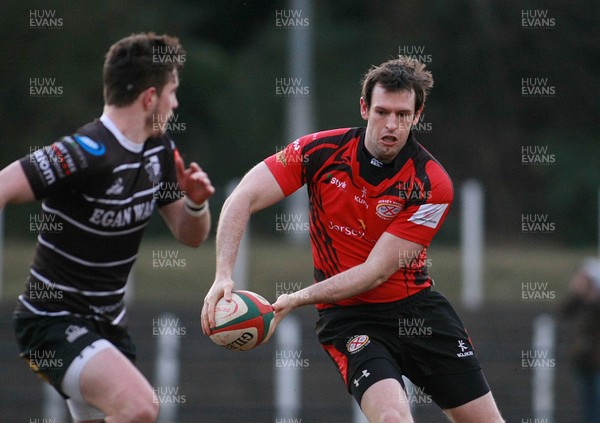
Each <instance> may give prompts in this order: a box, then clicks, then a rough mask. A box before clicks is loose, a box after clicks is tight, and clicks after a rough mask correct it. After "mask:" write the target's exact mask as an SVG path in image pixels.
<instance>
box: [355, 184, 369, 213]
mask: <svg viewBox="0 0 600 423" xmlns="http://www.w3.org/2000/svg"><path fill="white" fill-rule="evenodd" d="M360 191H361V194H360V197H359V196H358V195H355V196H354V201H356V202H357V203H358V204H362V205H363V206H365V208H366V209H369V204H367V200H366V198H367V188H366V187H364V186H363V187H362V189H361V190H360Z"/></svg>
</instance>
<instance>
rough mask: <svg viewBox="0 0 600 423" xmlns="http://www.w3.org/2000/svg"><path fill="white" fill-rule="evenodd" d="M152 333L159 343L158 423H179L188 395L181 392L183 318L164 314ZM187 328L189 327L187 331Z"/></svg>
mask: <svg viewBox="0 0 600 423" xmlns="http://www.w3.org/2000/svg"><path fill="white" fill-rule="evenodd" d="M154 323H156V324H153V327H152V330H153V331H154V332H155V333H153V335H154V336H156V337H157V343H156V346H157V348H156V363H155V372H156V377H155V380H156V386H155V387H154V390H155V394H156V396H157V398H156V399H157V400H158V402H159V404H160V414H159V416H158V423H175V422H176V421H177V410H178V408H177V407H178V405H179V404H180V403H181V402H182V400H183V402H184V403H185V400H186V397H185V395H183V394H181V393H180V392H179V366H180V363H179V361H180V359H179V351H180V349H181V335H182V334H185V331H184V332H182V327H181V325H180V324H179V319H178V318H177V317H176V316H175V315H173V314H171V313H162V314H160V316H159V317H158V322H154ZM183 329H185V328H183Z"/></svg>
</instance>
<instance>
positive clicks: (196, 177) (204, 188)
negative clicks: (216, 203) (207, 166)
mask: <svg viewBox="0 0 600 423" xmlns="http://www.w3.org/2000/svg"><path fill="white" fill-rule="evenodd" d="M175 170H176V171H177V182H178V183H179V188H180V189H181V190H182V191H184V192H185V195H186V196H187V197H188V198H189V199H190V200H192V201H193V202H194V203H196V204H202V203H204V202H205V201H206V200H208V199H209V198H210V197H211V196H212V195H213V194H214V193H215V188H214V187H213V186H212V183H211V182H210V179H209V178H208V175H207V174H206V172H204V171H203V170H202V168H201V167H200V166H199V165H198V163H196V162H192V163H190V167H188V168H187V169H186V168H185V163H184V161H183V158H182V157H181V155H180V154H179V151H177V150H175Z"/></svg>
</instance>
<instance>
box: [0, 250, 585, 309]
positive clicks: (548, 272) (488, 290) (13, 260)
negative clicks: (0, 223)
mask: <svg viewBox="0 0 600 423" xmlns="http://www.w3.org/2000/svg"><path fill="white" fill-rule="evenodd" d="M33 248H34V244H33V241H31V242H24V241H10V240H7V241H6V243H5V253H4V254H5V257H4V272H3V273H4V278H3V279H4V283H3V287H2V299H3V300H8V301H10V299H11V298H16V296H17V295H18V294H19V293H20V292H21V290H22V286H23V281H24V280H25V277H26V275H27V269H28V266H29V263H30V262H31V258H32V256H33ZM593 253H594V251H593V250H591V249H590V250H568V249H561V248H554V247H550V246H549V247H545V248H527V247H524V246H523V247H506V246H502V247H493V246H490V247H487V248H486V251H485V253H484V258H485V273H484V280H485V287H484V292H485V295H486V301H492V302H507V303H510V302H514V301H521V291H522V289H521V284H522V283H535V282H539V283H547V290H549V291H553V292H555V295H556V298H557V300H560V299H561V298H562V297H563V296H564V293H565V291H566V287H567V283H568V280H569V278H570V275H571V273H572V272H573V271H574V269H575V268H576V267H577V265H578V264H579V263H580V262H581V260H582V258H583V257H585V256H586V255H591V254H593ZM429 258H430V259H431V260H430V262H429V265H430V274H431V276H432V277H433V278H434V280H435V281H436V289H438V290H439V291H441V292H443V293H444V294H445V295H446V296H447V297H448V298H449V299H450V300H452V301H458V300H459V296H460V281H461V268H460V267H461V257H460V250H459V248H458V247H449V246H441V247H440V246H433V247H431V248H430V249H429ZM214 262H215V255H214V243H213V242H208V243H207V244H205V245H203V246H202V247H200V248H199V249H192V248H187V247H184V246H181V245H180V244H178V243H177V242H176V241H174V240H171V239H157V238H147V239H145V240H144V242H143V243H142V248H141V250H140V253H139V256H138V261H137V263H136V265H135V268H134V280H135V284H134V295H135V298H136V301H152V302H159V303H160V302H165V301H168V302H183V303H190V302H192V303H194V302H196V303H198V304H199V305H200V304H201V302H202V299H203V298H204V295H205V294H206V291H207V290H208V288H209V286H210V284H211V283H212V281H213V277H214ZM311 281H312V262H311V256H310V248H309V247H308V246H306V247H300V246H295V245H292V244H289V243H286V242H285V241H284V240H283V239H281V238H278V239H274V240H271V241H265V240H253V241H252V242H251V248H250V252H249V277H248V286H247V288H248V289H252V290H255V291H257V292H259V293H261V294H262V295H264V296H265V297H266V298H267V299H269V300H275V298H276V296H277V295H278V292H280V291H286V290H296V289H298V288H301V287H305V286H307V285H308V284H310V283H311Z"/></svg>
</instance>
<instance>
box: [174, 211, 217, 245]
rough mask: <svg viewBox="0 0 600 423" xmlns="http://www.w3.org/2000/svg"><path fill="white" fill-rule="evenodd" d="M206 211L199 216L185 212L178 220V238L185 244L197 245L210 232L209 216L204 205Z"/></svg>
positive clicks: (204, 239)
mask: <svg viewBox="0 0 600 423" xmlns="http://www.w3.org/2000/svg"><path fill="white" fill-rule="evenodd" d="M206 208H207V209H206V211H204V212H203V213H202V214H201V215H199V216H193V215H190V214H189V213H185V212H184V215H183V216H182V218H181V219H180V221H179V231H178V234H179V235H178V239H179V241H180V242H182V243H183V244H185V245H189V246H192V247H198V246H199V245H200V244H202V243H203V242H204V241H206V239H207V238H208V235H209V234H210V225H211V216H210V210H208V204H207V205H206Z"/></svg>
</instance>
